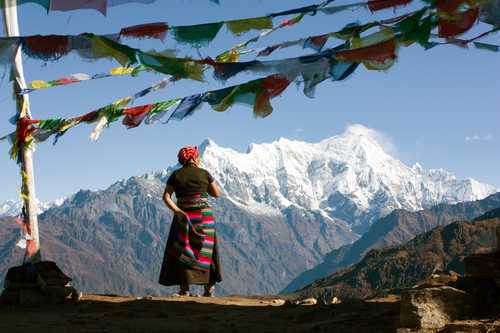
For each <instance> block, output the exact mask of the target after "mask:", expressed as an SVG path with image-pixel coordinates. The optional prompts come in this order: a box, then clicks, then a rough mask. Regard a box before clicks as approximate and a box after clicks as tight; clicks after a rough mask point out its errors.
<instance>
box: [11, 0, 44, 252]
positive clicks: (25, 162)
mask: <svg viewBox="0 0 500 333" xmlns="http://www.w3.org/2000/svg"><path fill="white" fill-rule="evenodd" d="M3 17H4V25H5V32H6V34H7V36H19V35H20V34H19V23H18V20H17V0H5V2H4V8H3ZM12 74H13V86H14V94H15V98H16V104H17V115H18V117H19V118H27V119H31V113H30V102H29V96H28V95H27V94H26V95H19V94H18V93H19V92H20V91H21V89H23V88H26V81H25V80H24V70H23V59H22V55H21V49H20V48H18V50H17V52H16V56H15V58H14V62H13V66H12ZM34 145H35V143H31V145H30V146H26V145H25V144H22V143H21V144H20V146H19V156H20V162H21V175H22V177H21V182H22V183H21V193H22V199H23V204H24V213H25V218H26V224H27V230H28V233H29V235H30V236H31V239H32V241H33V242H32V243H31V242H30V243H31V244H32V245H31V246H32V247H31V248H30V245H28V246H27V253H29V252H32V253H31V256H29V257H27V258H26V259H27V260H28V261H30V262H38V261H41V260H42V256H41V252H40V237H39V233H38V204H37V200H36V195H35V176H34V172H33V159H32V155H33V148H34Z"/></svg>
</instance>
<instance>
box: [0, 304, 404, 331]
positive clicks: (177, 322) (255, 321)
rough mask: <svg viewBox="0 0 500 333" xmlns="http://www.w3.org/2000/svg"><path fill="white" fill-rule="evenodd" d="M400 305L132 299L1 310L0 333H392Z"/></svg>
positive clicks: (5, 308) (4, 308) (17, 307)
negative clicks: (310, 332)
mask: <svg viewBox="0 0 500 333" xmlns="http://www.w3.org/2000/svg"><path fill="white" fill-rule="evenodd" d="M398 309H399V303H398V302H397V300H396V299H387V300H380V301H378V302H359V301H358V302H346V303H342V304H335V305H310V306H307V305H291V304H283V301H282V300H276V299H273V298H272V297H263V298H259V297H253V298H244V297H215V298H204V297H186V298H131V297H119V296H98V295H86V296H84V297H83V298H82V299H81V300H80V301H78V302H75V303H66V304H63V305H44V306H38V307H34V306H33V307H20V306H16V307H3V308H1V310H0V332H9V333H14V332H28V331H29V332H33V331H38V332H72V333H76V332H252V331H253V332H304V331H305V332H307V331H314V332H357V333H360V332H391V331H395V327H396V320H397V314H398Z"/></svg>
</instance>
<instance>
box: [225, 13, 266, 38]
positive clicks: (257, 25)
mask: <svg viewBox="0 0 500 333" xmlns="http://www.w3.org/2000/svg"><path fill="white" fill-rule="evenodd" d="M226 26H227V28H228V30H229V31H231V32H232V33H233V34H235V35H241V34H242V33H245V32H247V31H250V30H264V29H272V28H273V20H272V19H271V18H270V17H268V16H263V17H257V18H251V19H243V20H233V21H227V22H226Z"/></svg>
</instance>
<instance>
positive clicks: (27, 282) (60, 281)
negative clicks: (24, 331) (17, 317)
mask: <svg viewBox="0 0 500 333" xmlns="http://www.w3.org/2000/svg"><path fill="white" fill-rule="evenodd" d="M4 288H5V290H4V291H3V292H2V294H1V295H0V304H9V305H14V304H21V305H34V304H44V303H62V302H64V301H65V300H67V299H69V298H71V299H73V300H78V299H79V298H80V295H79V294H78V292H77V291H76V290H75V288H73V287H72V286H71V278H70V277H68V276H67V275H66V274H64V273H63V272H62V271H61V270H60V269H59V267H57V265H56V264H55V263H54V262H52V261H42V262H38V263H34V264H25V265H22V266H17V267H11V268H10V269H9V270H8V272H7V275H6V276H5V281H4Z"/></svg>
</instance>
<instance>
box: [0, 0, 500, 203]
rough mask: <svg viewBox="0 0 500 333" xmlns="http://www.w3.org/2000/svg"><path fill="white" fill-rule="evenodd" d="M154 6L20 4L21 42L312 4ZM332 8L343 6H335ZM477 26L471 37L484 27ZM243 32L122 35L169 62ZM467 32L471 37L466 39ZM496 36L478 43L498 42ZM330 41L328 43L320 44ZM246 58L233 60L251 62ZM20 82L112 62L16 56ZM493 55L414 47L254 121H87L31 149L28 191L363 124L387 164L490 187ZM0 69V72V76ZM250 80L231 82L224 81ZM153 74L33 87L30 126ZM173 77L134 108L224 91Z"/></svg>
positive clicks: (238, 112) (3, 163) (8, 189)
mask: <svg viewBox="0 0 500 333" xmlns="http://www.w3.org/2000/svg"><path fill="white" fill-rule="evenodd" d="M220 2H221V4H220V5H219V6H218V5H216V4H214V3H211V2H210V1H208V0H169V1H163V0H160V1H157V2H156V3H154V4H150V5H141V4H129V5H123V6H118V7H113V8H110V9H109V10H108V15H107V16H106V17H104V16H102V15H101V14H100V13H99V12H97V11H91V10H79V11H72V12H51V13H50V14H47V13H46V12H44V10H43V9H42V8H41V7H39V6H37V5H34V4H26V5H23V6H21V7H20V8H19V19H20V22H21V23H20V29H21V34H22V35H34V34H77V33H82V32H93V33H96V34H105V33H115V32H118V31H120V29H121V28H122V27H126V26H130V25H135V24H142V23H150V22H159V21H166V22H168V23H169V24H170V25H188V24H196V23H208V22H213V21H218V20H223V19H224V20H225V19H237V18H246V17H254V16H260V15H263V14H268V13H270V12H276V11H281V10H285V9H291V8H295V7H300V6H304V5H309V4H312V3H314V2H313V1H312V0H310V1H299V0H287V1H268V0H267V1H266V0H221V1H220ZM336 3H338V4H346V3H349V2H347V1H345V0H338V2H336ZM411 9H412V7H408V8H402V9H398V10H397V11H396V13H394V12H393V11H392V10H386V11H382V12H381V13H379V14H378V15H376V16H374V15H372V14H371V13H369V12H368V11H366V10H363V9H361V10H356V11H348V12H345V13H341V14H338V15H331V16H326V15H321V14H317V15H316V16H308V17H306V18H305V19H304V21H303V23H302V24H299V25H296V26H294V27H290V28H287V29H283V30H281V31H279V32H277V33H275V34H273V35H271V36H269V37H268V38H264V39H262V40H261V41H260V42H259V43H258V44H255V46H256V47H263V46H267V45H272V44H273V43H275V42H279V41H285V40H293V39H297V38H301V37H307V36H310V35H314V34H320V33H325V32H330V31H336V30H339V29H341V28H342V27H343V26H344V25H346V24H348V23H351V22H355V21H361V22H368V21H372V20H374V19H375V18H388V17H394V16H396V15H399V14H402V13H404V12H407V11H409V10H411ZM486 29H487V26H485V25H478V27H477V28H476V29H475V32H476V33H477V32H478V31H485V30H486ZM255 34H256V32H249V33H247V34H245V35H243V36H239V37H235V36H233V35H232V34H231V33H229V32H227V31H225V28H223V29H221V31H220V32H219V34H218V36H217V38H216V39H215V40H214V41H213V42H212V43H211V44H210V45H209V46H207V47H202V48H200V49H198V50H196V49H192V48H189V47H186V46H183V45H178V44H177V43H176V42H175V40H173V38H171V37H170V36H168V35H167V38H166V39H165V41H164V43H161V42H159V41H151V40H139V41H136V40H124V41H125V42H126V43H127V44H129V45H131V46H134V47H139V48H141V49H143V50H151V49H156V50H164V49H177V52H178V56H193V57H199V56H200V55H201V56H203V57H206V56H215V55H217V54H219V53H221V52H222V51H224V50H226V49H228V48H230V47H231V46H232V45H235V44H237V43H238V42H241V41H244V40H247V39H249V38H251V37H253V36H255ZM472 35H474V33H472ZM498 37H499V35H496V36H492V37H489V38H488V39H485V40H484V41H485V42H488V41H489V42H492V43H499V42H500V40H499V38H498ZM333 45H335V41H331V42H329V44H328V45H327V46H333ZM311 52H312V51H311V50H302V49H301V48H295V49H290V50H286V51H278V52H276V54H274V55H273V56H272V57H270V58H263V59H278V58H285V57H292V56H298V55H303V54H308V53H311ZM251 59H253V58H252V57H250V56H248V57H246V58H242V60H251ZM24 66H25V68H24V69H25V75H26V80H27V81H31V80H35V79H38V80H52V79H56V78H59V77H63V76H68V75H70V74H74V73H79V72H81V73H87V74H96V73H101V72H106V71H108V70H109V69H110V68H113V67H117V66H118V64H117V63H116V62H114V61H113V60H100V61H94V62H89V61H87V60H83V59H81V58H80V57H78V55H76V54H71V55H69V56H67V57H64V58H62V59H60V60H58V61H55V62H47V63H44V62H43V61H39V60H34V59H29V58H27V57H24ZM499 69H500V54H498V53H493V52H488V51H484V50H477V49H474V48H473V47H471V48H470V49H462V48H458V47H456V46H442V47H436V48H434V49H431V50H428V51H425V50H423V49H422V48H421V47H419V46H411V47H408V48H402V49H401V50H400V53H399V59H398V61H397V63H396V64H395V65H394V66H393V68H391V69H390V70H389V71H387V72H377V71H368V70H366V69H365V68H363V67H361V66H360V68H359V69H358V70H357V71H356V73H355V74H354V75H353V76H352V77H351V78H349V79H348V80H346V81H343V82H324V83H322V84H321V85H320V86H319V87H318V89H317V91H316V96H315V98H314V99H310V98H308V97H306V96H305V95H304V94H303V93H302V90H301V88H296V87H295V86H291V87H289V88H288V90H287V91H286V92H285V93H283V94H282V96H280V97H278V98H275V99H273V101H272V104H273V106H274V112H273V113H272V115H270V116H269V117H267V118H265V119H256V118H254V117H253V115H252V111H251V109H250V108H248V107H245V106H236V107H233V108H232V109H230V110H229V111H227V112H224V113H218V112H214V111H212V110H211V109H210V108H209V107H208V106H204V107H203V109H202V110H200V111H199V112H197V113H196V114H195V115H194V116H192V117H191V118H188V119H185V120H184V121H181V122H171V123H169V124H168V125H162V124H158V125H153V126H145V125H143V126H141V127H138V128H135V129H131V130H127V129H126V128H125V127H124V126H122V125H121V124H120V123H119V122H117V123H114V124H113V125H112V126H111V127H110V128H109V129H105V130H104V132H103V134H102V136H101V139H100V140H99V141H97V142H91V141H90V140H89V134H90V132H91V131H92V129H93V128H92V126H87V125H81V126H78V127H76V128H74V129H72V130H70V131H69V132H68V133H66V135H65V136H63V137H62V138H61V139H60V140H59V142H58V144H57V145H55V146H54V145H52V143H51V142H52V141H51V140H49V141H47V142H45V143H43V144H40V145H38V146H37V147H36V152H35V155H34V167H35V181H36V187H37V196H38V198H39V200H41V201H52V200H54V199H56V198H60V197H65V196H68V195H70V194H72V193H74V192H76V191H78V190H80V189H92V190H95V189H103V188H106V187H107V186H109V185H111V184H112V183H113V182H115V181H118V180H120V179H123V178H127V177H130V176H133V175H140V174H143V173H146V172H151V171H156V170H160V169H163V168H166V167H168V166H169V165H172V164H174V163H175V162H176V153H177V151H178V149H179V148H180V147H182V146H184V145H187V144H193V145H196V144H199V143H201V142H202V141H203V140H204V139H205V138H211V139H212V140H214V141H215V142H216V143H217V144H218V145H220V146H224V147H230V148H233V149H236V150H239V151H245V150H246V149H247V147H248V146H249V144H250V143H263V142H272V141H274V140H277V139H279V138H280V137H286V138H289V139H294V140H302V141H307V142H317V141H320V140H322V139H325V138H328V137H331V136H334V135H338V134H341V133H342V132H343V131H344V130H345V129H346V127H348V126H350V125H352V124H361V125H363V126H366V127H368V128H371V129H374V130H375V131H377V132H378V133H380V135H382V136H383V137H384V138H388V140H390V142H391V146H392V147H394V148H395V149H394V151H392V152H391V153H393V154H395V157H397V158H398V159H400V160H402V161H403V162H404V163H406V164H407V165H412V164H414V163H415V162H419V163H420V164H421V165H422V166H423V167H424V168H425V169H429V168H444V169H446V170H448V171H451V172H452V173H454V174H455V175H456V176H457V177H458V178H466V177H472V178H475V179H477V180H479V181H481V182H486V183H489V184H493V185H495V186H497V187H499V188H500V172H498V170H499V167H498V166H499V165H500V145H499V144H500V131H499V130H498V129H499V124H500V110H499V105H500V94H499V89H500V77H499ZM3 73H4V70H3V69H0V75H1V74H3ZM7 77H8V76H6V77H4V79H3V80H2V81H1V89H0V136H2V135H3V134H7V133H10V132H11V131H12V130H13V126H12V125H11V124H9V122H8V119H9V118H10V117H11V116H12V115H14V113H15V104H14V102H13V100H12V97H11V96H12V89H11V85H10V83H9V82H8V80H7ZM257 77H258V76H255V75H240V76H237V77H236V78H234V79H231V80H229V81H228V82H227V83H226V84H227V85H233V84H237V83H241V82H245V81H248V80H250V79H254V78H257ZM161 78H162V76H161V75H159V74H153V73H145V74H141V75H140V76H139V77H135V78H133V77H128V76H119V77H113V78H107V79H102V80H94V81H90V82H83V83H79V84H74V85H70V86H66V87H57V88H52V89H46V90H41V91H36V92H34V93H32V94H31V95H30V98H31V111H32V114H33V117H34V118H35V119H43V118H51V117H71V116H76V115H80V114H83V113H86V112H88V111H92V110H95V109H97V108H99V107H101V106H104V105H107V104H110V103H112V102H114V101H115V100H117V99H119V98H122V97H125V96H129V95H131V94H133V93H135V92H137V91H140V90H142V89H144V88H146V87H148V86H150V85H151V84H153V83H155V82H157V81H159V80H160V79H161ZM207 78H208V79H207V82H203V83H199V82H190V81H187V80H185V81H180V82H178V83H176V84H175V85H172V86H171V87H169V88H167V89H163V90H160V91H158V92H156V93H153V94H150V95H148V96H147V97H145V98H142V99H140V100H138V101H137V102H136V105H139V104H144V103H150V102H156V101H163V100H167V99H169V98H173V97H183V96H187V95H190V94H193V93H198V92H203V91H206V90H212V89H217V88H221V87H223V86H224V85H223V83H221V82H217V81H214V80H213V79H210V75H207ZM8 149H9V146H8V144H6V143H5V142H4V143H0V175H1V178H0V186H1V187H0V189H1V190H0V202H2V201H4V200H7V199H17V198H18V193H19V190H18V189H19V183H20V176H19V169H18V166H17V165H16V164H15V163H14V162H13V161H11V160H10V159H9V156H8Z"/></svg>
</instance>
